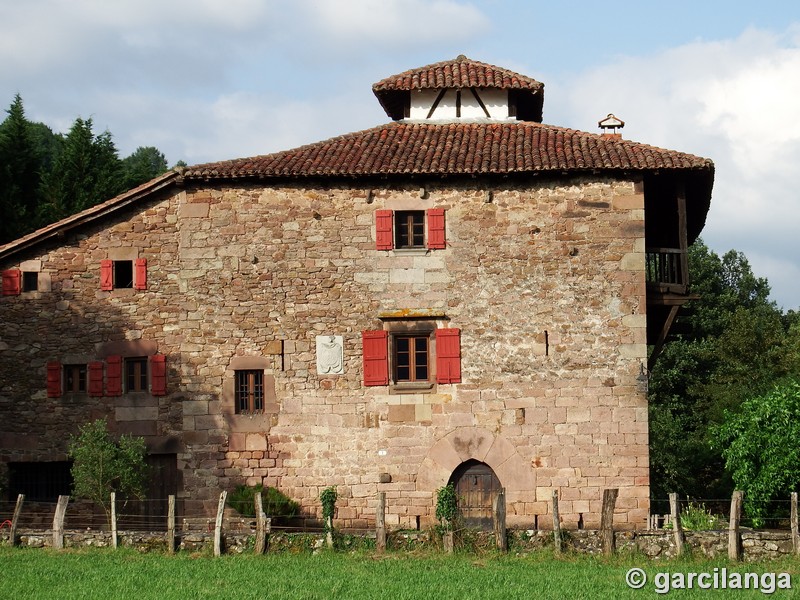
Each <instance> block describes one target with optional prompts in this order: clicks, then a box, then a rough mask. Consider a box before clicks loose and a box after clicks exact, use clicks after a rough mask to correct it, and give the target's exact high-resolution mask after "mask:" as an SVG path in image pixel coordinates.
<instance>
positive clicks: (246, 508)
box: [228, 484, 300, 518]
mask: <svg viewBox="0 0 800 600" xmlns="http://www.w3.org/2000/svg"><path fill="white" fill-rule="evenodd" d="M257 494H261V506H262V507H263V509H264V514H266V515H267V516H268V517H287V518H288V517H294V516H296V515H297V513H298V512H299V511H300V505H299V504H298V503H297V502H295V501H294V500H292V499H291V498H289V497H287V496H285V495H284V494H282V493H281V492H280V491H279V490H277V489H275V488H274V487H268V488H266V489H264V486H263V485H261V484H258V485H252V486H248V485H240V486H237V487H236V489H235V490H233V492H231V493H230V494H229V495H228V506H230V507H231V508H233V509H235V510H236V511H238V512H239V514H241V515H243V516H245V517H255V516H256V509H255V497H256V495H257Z"/></svg>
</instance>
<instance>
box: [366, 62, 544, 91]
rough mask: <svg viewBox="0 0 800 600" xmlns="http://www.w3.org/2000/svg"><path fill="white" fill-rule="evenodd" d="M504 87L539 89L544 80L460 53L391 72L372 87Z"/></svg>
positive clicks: (412, 88) (373, 88) (409, 88)
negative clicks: (399, 71)
mask: <svg viewBox="0 0 800 600" xmlns="http://www.w3.org/2000/svg"><path fill="white" fill-rule="evenodd" d="M467 87H478V88H489V87H492V88H504V89H526V90H539V89H541V88H542V87H544V84H542V83H540V82H538V81H536V80H535V79H531V78H530V77H526V76H525V75H520V74H519V73H515V72H514V71H509V70H508V69H503V68H502V67H496V66H494V65H489V64H486V63H482V62H478V61H476V60H470V59H469V58H467V57H466V56H464V55H461V56H459V57H457V58H456V59H454V60H448V61H443V62H438V63H433V64H431V65H426V66H424V67H419V68H417V69H411V70H409V71H404V72H403V73H400V74H398V75H392V76H391V77H386V78H385V79H381V80H380V81H379V82H377V83H375V84H373V86H372V90H373V91H374V92H376V93H377V92H379V91H383V90H419V89H440V88H467Z"/></svg>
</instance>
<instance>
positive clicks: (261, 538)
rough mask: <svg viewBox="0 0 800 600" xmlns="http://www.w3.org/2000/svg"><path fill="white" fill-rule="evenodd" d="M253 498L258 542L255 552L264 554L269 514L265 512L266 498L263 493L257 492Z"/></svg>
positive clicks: (254, 548)
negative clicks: (264, 498)
mask: <svg viewBox="0 0 800 600" xmlns="http://www.w3.org/2000/svg"><path fill="white" fill-rule="evenodd" d="M253 498H254V501H255V505H256V543H255V546H254V547H253V553H254V554H264V550H266V548H267V515H266V514H264V500H263V498H262V496H261V494H256V495H255V496H254V497H253Z"/></svg>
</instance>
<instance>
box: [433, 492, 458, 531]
mask: <svg viewBox="0 0 800 600" xmlns="http://www.w3.org/2000/svg"><path fill="white" fill-rule="evenodd" d="M436 518H437V519H438V520H439V523H440V525H441V527H442V529H443V530H444V531H452V530H453V526H454V524H455V522H456V519H458V496H457V495H456V489H455V487H454V486H453V484H452V483H448V484H447V485H446V486H444V487H441V488H439V489H438V490H436Z"/></svg>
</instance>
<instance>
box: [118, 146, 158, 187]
mask: <svg viewBox="0 0 800 600" xmlns="http://www.w3.org/2000/svg"><path fill="white" fill-rule="evenodd" d="M122 168H123V170H124V172H125V182H124V183H125V189H131V188H135V187H136V186H138V185H141V184H143V183H146V182H148V181H150V180H151V179H153V178H154V177H157V176H159V175H161V174H162V173H166V172H167V159H166V158H165V157H164V154H163V153H161V152H160V151H159V150H158V148H154V147H153V146H148V147H146V148H144V147H142V146H139V147H138V148H137V149H136V151H135V152H134V153H133V154H131V155H130V156H129V157H127V158H125V159H123V161H122Z"/></svg>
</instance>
